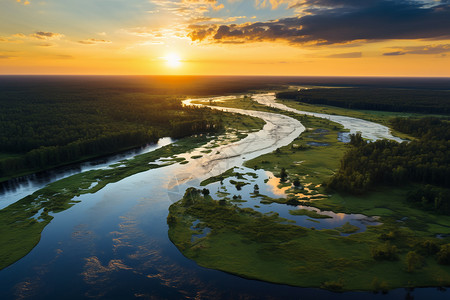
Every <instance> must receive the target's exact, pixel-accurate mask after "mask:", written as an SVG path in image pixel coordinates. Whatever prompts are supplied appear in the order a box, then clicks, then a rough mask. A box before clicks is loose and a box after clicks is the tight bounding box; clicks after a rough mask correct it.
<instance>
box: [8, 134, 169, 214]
mask: <svg viewBox="0 0 450 300" xmlns="http://www.w3.org/2000/svg"><path fill="white" fill-rule="evenodd" d="M171 143H173V140H172V139H171V138H170V137H165V138H161V139H159V140H158V142H157V143H156V144H149V145H146V146H144V147H140V148H136V149H133V150H129V151H125V152H122V153H118V154H114V155H110V156H106V157H102V158H98V159H93V160H90V161H88V162H82V163H78V164H72V165H69V166H64V167H59V168H55V169H52V170H49V171H44V172H39V173H35V174H31V175H27V176H22V177H18V178H14V179H11V180H8V181H6V182H2V183H0V209H2V208H5V207H6V206H8V205H10V204H12V203H14V202H16V201H18V200H20V199H22V198H24V197H25V196H27V195H30V194H32V193H34V192H35V191H37V190H39V189H41V188H43V187H44V186H46V185H47V184H49V183H51V182H55V181H58V180H60V179H63V178H66V177H69V176H72V175H74V174H78V173H82V172H86V171H90V170H98V169H104V168H108V166H109V165H111V164H114V163H117V162H120V161H122V160H128V159H131V158H133V157H134V156H136V155H139V154H143V153H148V152H151V151H154V150H156V149H159V148H161V147H164V146H166V145H169V144H171Z"/></svg>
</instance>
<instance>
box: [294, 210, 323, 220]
mask: <svg viewBox="0 0 450 300" xmlns="http://www.w3.org/2000/svg"><path fill="white" fill-rule="evenodd" d="M289 213H290V214H291V215H293V216H308V217H310V218H314V219H329V218H331V217H330V216H327V215H322V214H319V213H317V212H316V211H313V210H308V209H293V210H290V211H289Z"/></svg>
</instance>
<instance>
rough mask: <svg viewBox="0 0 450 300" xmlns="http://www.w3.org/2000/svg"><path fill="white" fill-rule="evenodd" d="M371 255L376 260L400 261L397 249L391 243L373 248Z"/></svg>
mask: <svg viewBox="0 0 450 300" xmlns="http://www.w3.org/2000/svg"><path fill="white" fill-rule="evenodd" d="M371 254H372V257H373V259H375V260H391V261H393V260H398V256H397V247H396V246H393V245H391V244H389V243H385V244H383V245H380V246H377V247H375V248H372V253H371Z"/></svg>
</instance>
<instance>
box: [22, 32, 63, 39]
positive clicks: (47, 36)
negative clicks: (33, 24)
mask: <svg viewBox="0 0 450 300" xmlns="http://www.w3.org/2000/svg"><path fill="white" fill-rule="evenodd" d="M30 36H31V37H33V38H36V39H39V40H53V39H60V38H62V37H63V36H64V35H63V34H60V33H55V32H45V31H37V32H35V33H33V34H31V35H30Z"/></svg>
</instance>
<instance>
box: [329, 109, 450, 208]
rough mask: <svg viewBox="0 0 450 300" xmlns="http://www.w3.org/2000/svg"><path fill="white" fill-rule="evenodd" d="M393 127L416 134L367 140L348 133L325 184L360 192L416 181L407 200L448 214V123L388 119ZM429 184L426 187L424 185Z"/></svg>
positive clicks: (433, 120)
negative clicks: (345, 147) (345, 148)
mask: <svg viewBox="0 0 450 300" xmlns="http://www.w3.org/2000/svg"><path fill="white" fill-rule="evenodd" d="M392 125H393V128H394V129H396V130H398V131H403V132H406V133H409V134H411V135H413V136H416V137H417V138H418V139H417V140H415V141H412V142H409V143H408V142H403V143H397V142H394V141H389V140H378V141H376V142H371V143H367V142H366V141H364V140H363V139H362V138H361V135H360V134H356V135H352V136H351V145H352V147H351V149H350V150H349V151H348V152H347V153H346V154H345V156H344V157H343V159H342V160H341V166H340V169H339V170H338V172H337V173H336V174H335V175H334V176H333V177H332V178H331V179H330V181H329V183H328V187H329V188H332V189H335V190H339V191H345V192H349V193H353V194H361V193H364V192H366V191H368V190H369V189H371V188H373V187H375V186H376V185H378V184H387V185H401V184H405V183H420V184H423V185H424V187H422V188H420V189H419V190H417V191H414V192H412V193H411V194H410V195H409V197H408V200H409V201H411V202H416V203H420V205H423V206H425V207H429V208H432V209H437V210H440V211H442V212H445V213H450V195H449V193H448V190H446V189H445V188H448V187H449V186H450V139H449V133H450V122H448V121H445V120H439V119H437V118H424V119H406V118H396V119H393V120H392ZM425 185H429V186H425Z"/></svg>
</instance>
